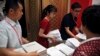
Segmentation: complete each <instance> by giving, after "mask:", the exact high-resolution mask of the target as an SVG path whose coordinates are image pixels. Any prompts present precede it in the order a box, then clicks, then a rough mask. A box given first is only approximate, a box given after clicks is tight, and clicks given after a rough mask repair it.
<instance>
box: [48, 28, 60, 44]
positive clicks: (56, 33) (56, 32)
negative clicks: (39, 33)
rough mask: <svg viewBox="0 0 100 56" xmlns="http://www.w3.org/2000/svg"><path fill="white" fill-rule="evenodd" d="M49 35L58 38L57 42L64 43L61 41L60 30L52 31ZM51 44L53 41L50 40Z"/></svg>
mask: <svg viewBox="0 0 100 56" xmlns="http://www.w3.org/2000/svg"><path fill="white" fill-rule="evenodd" d="M47 35H49V36H50V35H51V36H54V37H55V38H56V41H62V39H61V34H60V32H59V29H56V30H53V31H50V32H49V33H48V34H47ZM49 42H50V43H52V42H51V40H50V39H49Z"/></svg>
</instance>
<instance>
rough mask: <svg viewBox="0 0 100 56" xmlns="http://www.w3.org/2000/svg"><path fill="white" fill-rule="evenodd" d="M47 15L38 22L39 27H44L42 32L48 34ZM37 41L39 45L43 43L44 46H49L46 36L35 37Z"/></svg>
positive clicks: (48, 23)
mask: <svg viewBox="0 0 100 56" xmlns="http://www.w3.org/2000/svg"><path fill="white" fill-rule="evenodd" d="M46 18H47V17H45V18H44V19H43V20H42V21H41V22H40V28H41V29H44V34H48V32H49V30H50V22H49V21H48V20H47V19H46ZM37 42H39V43H40V44H41V45H43V46H44V47H46V48H48V47H49V42H48V39H47V38H43V37H38V38H37Z"/></svg>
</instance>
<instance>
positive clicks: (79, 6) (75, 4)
mask: <svg viewBox="0 0 100 56" xmlns="http://www.w3.org/2000/svg"><path fill="white" fill-rule="evenodd" d="M76 8H81V5H80V4H79V3H78V2H75V3H73V4H72V5H71V9H72V10H74V9H76Z"/></svg>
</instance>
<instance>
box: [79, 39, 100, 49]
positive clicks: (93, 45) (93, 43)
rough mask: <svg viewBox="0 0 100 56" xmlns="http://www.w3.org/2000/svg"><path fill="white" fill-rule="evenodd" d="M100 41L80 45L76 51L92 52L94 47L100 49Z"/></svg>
mask: <svg viewBox="0 0 100 56" xmlns="http://www.w3.org/2000/svg"><path fill="white" fill-rule="evenodd" d="M99 45H100V40H92V41H88V42H85V43H83V44H81V45H80V46H79V47H78V49H79V50H84V49H85V50H94V49H96V48H95V47H100V46H99Z"/></svg>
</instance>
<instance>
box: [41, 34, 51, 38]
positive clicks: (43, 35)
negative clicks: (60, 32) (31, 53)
mask: <svg viewBox="0 0 100 56" xmlns="http://www.w3.org/2000/svg"><path fill="white" fill-rule="evenodd" d="M39 36H40V37H43V38H51V36H49V35H45V34H39Z"/></svg>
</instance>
